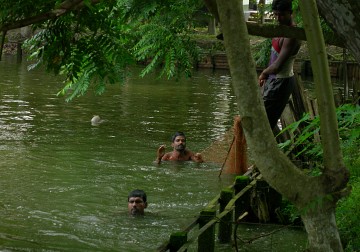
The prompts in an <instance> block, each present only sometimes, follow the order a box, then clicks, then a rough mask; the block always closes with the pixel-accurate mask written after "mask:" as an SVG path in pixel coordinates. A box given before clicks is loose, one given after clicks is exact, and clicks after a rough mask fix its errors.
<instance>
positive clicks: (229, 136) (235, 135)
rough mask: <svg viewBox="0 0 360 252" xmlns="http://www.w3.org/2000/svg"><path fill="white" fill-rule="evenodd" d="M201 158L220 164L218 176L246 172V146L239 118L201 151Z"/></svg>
mask: <svg viewBox="0 0 360 252" xmlns="http://www.w3.org/2000/svg"><path fill="white" fill-rule="evenodd" d="M202 156H203V158H204V160H205V161H206V162H211V163H218V164H221V171H220V174H221V173H224V174H238V175H241V174H244V173H245V172H246V171H247V169H248V165H247V146H246V141H245V136H244V133H243V130H242V127H241V120H240V117H239V116H236V117H235V118H234V126H233V127H232V128H231V129H229V130H228V131H227V132H226V133H225V134H224V136H223V137H222V138H221V139H219V140H217V141H215V142H213V143H212V144H211V145H210V146H209V147H208V148H206V149H205V150H203V152H202Z"/></svg>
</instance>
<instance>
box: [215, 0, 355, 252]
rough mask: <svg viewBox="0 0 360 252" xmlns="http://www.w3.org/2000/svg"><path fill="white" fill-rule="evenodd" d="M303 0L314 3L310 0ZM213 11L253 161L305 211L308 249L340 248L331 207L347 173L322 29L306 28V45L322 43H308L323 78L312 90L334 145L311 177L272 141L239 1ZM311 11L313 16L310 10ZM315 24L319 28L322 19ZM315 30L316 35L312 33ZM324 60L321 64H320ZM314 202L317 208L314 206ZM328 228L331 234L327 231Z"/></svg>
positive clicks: (221, 4) (220, 4) (231, 0)
mask: <svg viewBox="0 0 360 252" xmlns="http://www.w3.org/2000/svg"><path fill="white" fill-rule="evenodd" d="M304 1H306V2H307V1H310V2H311V3H313V1H314V0H304ZM307 3H308V2H307ZM217 10H218V14H219V18H220V20H221V25H222V29H223V33H224V44H225V49H226V53H227V58H228V62H229V66H230V73H231V77H232V85H233V88H234V93H235V95H236V97H237V104H238V109H239V114H240V117H241V118H242V125H243V129H244V132H245V136H246V141H247V143H248V146H249V150H250V152H251V153H252V157H253V158H254V160H255V164H256V165H257V167H258V168H259V170H260V172H261V173H262V175H263V176H264V178H265V179H266V181H267V182H268V183H269V184H270V185H271V186H272V187H273V188H275V189H276V190H277V191H278V192H280V193H281V194H282V195H283V196H285V197H286V198H288V199H289V200H290V201H292V202H293V203H294V205H295V206H297V207H298V208H299V209H300V210H302V211H303V212H305V213H304V215H303V217H304V218H305V221H306V228H307V231H308V237H309V242H310V244H309V249H310V251H329V250H327V249H325V247H324V246H325V245H324V244H327V246H328V247H327V248H329V247H330V248H331V249H332V250H333V251H342V247H341V242H340V239H339V235H338V232H337V229H336V224H335V219H334V212H335V203H336V201H337V200H338V198H337V197H336V195H337V192H338V191H339V190H341V189H343V188H344V186H345V185H346V182H347V175H348V173H347V170H346V169H345V167H344V166H343V163H342V155H341V151H339V146H338V145H339V142H338V137H337V136H338V135H337V123H336V120H335V121H334V114H333V113H334V112H335V110H334V108H333V107H332V106H333V104H332V103H331V102H330V103H326V102H325V101H326V100H332V99H333V97H332V96H329V94H330V93H331V92H330V93H329V90H328V89H329V88H330V87H326V86H328V82H327V81H326V80H327V78H328V77H324V75H329V70H328V66H327V65H326V64H327V61H324V59H323V58H322V57H323V55H325V53H324V52H322V50H323V49H321V48H324V43H323V37H322V36H321V34H322V33H321V32H318V31H317V30H316V29H315V30H313V29H309V31H307V36H309V37H311V38H312V40H314V41H315V42H310V44H311V45H310V46H314V45H313V44H314V43H315V44H317V43H318V42H319V41H320V44H321V46H322V47H319V48H316V47H312V50H314V52H315V53H314V56H315V57H318V61H316V62H317V63H316V64H317V65H318V66H319V69H323V70H324V75H321V74H319V73H317V74H318V77H320V80H321V81H324V80H325V81H324V83H323V84H322V85H321V84H319V85H320V88H317V89H316V92H322V93H321V94H317V95H319V96H320V95H321V96H322V97H321V98H320V100H322V101H323V103H322V104H321V107H322V109H321V110H320V114H322V116H323V118H324V119H325V120H324V122H323V123H327V124H331V125H325V126H323V124H321V126H322V127H324V131H322V134H324V135H323V138H324V139H326V140H325V143H328V144H330V145H332V146H326V147H325V148H324V149H325V150H324V152H326V154H325V159H327V160H326V161H325V164H326V165H325V169H324V172H323V174H322V175H320V176H317V177H311V176H307V175H305V174H304V173H303V172H302V171H300V170H299V169H298V168H296V167H295V166H294V165H293V164H292V163H291V161H290V160H289V159H288V158H287V157H286V156H285V155H284V154H283V153H282V152H281V151H280V150H279V149H278V148H277V146H276V142H275V139H274V137H273V134H272V131H271V129H270V126H269V123H268V120H267V117H266V113H265V109H264V106H263V102H262V99H261V95H260V90H259V87H258V85H257V74H256V69H255V63H254V60H253V57H252V55H251V51H250V44H249V38H248V31H247V27H246V24H245V21H244V14H243V6H242V1H238V0H227V1H220V0H218V1H217ZM311 15H313V16H317V15H314V13H313V12H311ZM312 24H313V23H312ZM313 25H314V24H313ZM317 25H318V26H319V27H320V24H317ZM316 27H317V26H316ZM316 32H317V34H314V33H316ZM316 36H318V37H316ZM316 39H317V40H316ZM321 42H322V43H321ZM323 51H324V50H323ZM245 62H246V63H245ZM324 65H325V68H323V67H324ZM326 67H327V70H326ZM317 85H318V84H317ZM327 106H329V107H330V108H328V107H327ZM336 139H337V140H336ZM334 152H338V153H334ZM336 167H337V168H336ZM304 185H306V186H304ZM328 196H330V197H328ZM314 204H315V207H316V210H314V209H313V208H314ZM305 210H306V211H305ZM324 213H326V214H324ZM316 226H320V227H322V229H319V228H314V227H316ZM323 228H324V229H323ZM322 233H325V234H322ZM331 233H332V235H330V234H331ZM332 250H330V251H332Z"/></svg>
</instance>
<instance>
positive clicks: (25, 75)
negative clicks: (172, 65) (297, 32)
mask: <svg viewBox="0 0 360 252" xmlns="http://www.w3.org/2000/svg"><path fill="white" fill-rule="evenodd" d="M26 67H27V64H26V62H24V63H21V64H19V63H16V58H15V57H13V56H5V57H3V60H2V61H0V76H1V79H0V155H1V160H0V251H155V250H156V248H157V247H158V246H160V245H161V244H162V243H163V242H165V241H166V240H167V239H168V238H169V236H170V234H171V233H172V232H174V231H179V230H181V229H182V228H184V227H186V226H187V225H188V224H189V223H190V222H191V221H192V220H193V218H194V217H195V216H196V215H197V214H198V213H199V212H200V211H201V210H202V209H203V207H204V206H205V205H206V204H207V203H208V202H209V201H210V200H211V199H213V198H214V197H215V196H216V195H217V194H218V193H219V191H220V190H221V189H222V188H223V187H225V186H228V185H230V184H231V183H232V182H233V176H222V178H221V179H219V178H218V173H219V168H220V167H221V164H214V163H203V164H200V165H197V164H194V163H191V162H187V163H164V164H161V165H160V166H158V165H155V164H154V163H153V160H154V159H155V153H156V149H157V147H158V146H159V145H160V144H166V145H167V146H170V137H171V135H172V134H173V133H174V132H175V131H178V130H180V131H184V132H185V133H186V135H187V142H188V143H187V146H188V148H190V149H191V150H193V151H201V150H203V149H205V148H206V147H208V146H209V145H210V144H211V143H213V142H214V141H216V140H218V139H221V137H222V136H223V134H224V133H225V132H226V131H227V130H228V129H229V128H230V127H231V126H232V120H233V117H234V115H235V114H236V103H235V97H234V95H233V92H232V89H231V78H230V76H229V73H228V71H215V72H214V71H212V70H201V71H199V72H196V73H195V75H194V77H193V78H192V79H189V80H186V79H183V80H180V81H179V82H176V81H169V80H158V79H156V78H154V77H152V76H150V77H147V78H144V79H141V78H138V77H137V75H136V73H137V72H138V71H139V70H138V69H134V72H135V74H134V75H132V76H129V78H128V79H127V81H126V82H125V84H122V85H120V84H119V85H113V86H109V88H108V89H107V90H106V92H105V93H104V94H103V95H101V96H97V95H94V94H93V93H92V91H91V90H90V92H89V93H88V94H86V95H85V96H83V97H80V98H76V99H75V100H73V101H71V102H66V101H65V98H64V97H61V96H57V95H56V93H57V92H58V91H59V90H60V88H61V87H62V85H63V84H62V83H61V79H60V78H58V77H54V76H52V75H50V74H46V73H45V72H44V71H41V70H35V71H31V72H28V71H27V68H26ZM93 115H100V116H101V118H102V119H104V120H105V121H104V123H102V124H101V125H99V126H92V125H91V123H90V120H91V118H92V116H93ZM168 150H170V149H168ZM136 188H138V189H143V190H145V191H146V192H147V194H148V202H149V206H148V208H147V209H146V215H145V217H144V218H132V217H129V216H128V215H127V213H126V210H127V194H128V192H129V191H131V190H132V189H136ZM251 229H253V228H252V227H243V231H241V232H242V233H243V234H245V233H246V232H247V231H249V230H250V231H251ZM239 230H241V229H239ZM259 232H260V233H261V232H265V231H264V230H262V231H259ZM289 235H290V237H289ZM300 236H301V237H304V232H303V231H302V230H300V231H298V230H293V231H291V232H290V231H289V230H287V231H286V232H284V231H283V232H282V233H280V236H279V237H277V238H276V237H274V236H271V238H268V239H267V240H266V239H265V240H264V239H263V240H260V241H259V242H257V243H256V244H257V245H256V244H255V245H254V246H253V247H252V246H249V247H248V248H243V249H245V250H242V251H295V250H294V248H303V245H304V240H303V239H302V238H301V239H300V238H299V237H300ZM283 239H284V240H283ZM289 239H290V240H294V242H292V243H291V244H290V245H291V246H290V247H291V250H288V249H289V247H287V248H285V249H282V250H279V249H274V248H275V247H276V246H277V245H278V244H282V243H289V242H288V241H289ZM276 244H277V245H276ZM194 250H195V248H189V251H194ZM217 250H218V251H233V249H232V248H231V245H217ZM299 251H300V250H299Z"/></svg>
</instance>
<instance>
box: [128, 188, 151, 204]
mask: <svg viewBox="0 0 360 252" xmlns="http://www.w3.org/2000/svg"><path fill="white" fill-rule="evenodd" d="M131 197H140V198H142V200H143V201H144V202H146V201H147V197H146V193H145V192H144V191H143V190H139V189H136V190H133V191H131V192H130V193H129V195H128V201H129V199H130V198H131Z"/></svg>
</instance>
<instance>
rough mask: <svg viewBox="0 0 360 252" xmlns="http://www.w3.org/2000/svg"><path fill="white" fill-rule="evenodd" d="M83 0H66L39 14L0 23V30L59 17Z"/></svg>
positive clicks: (80, 5)
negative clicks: (7, 22)
mask: <svg viewBox="0 0 360 252" xmlns="http://www.w3.org/2000/svg"><path fill="white" fill-rule="evenodd" d="M100 1H101V0H91V4H97V3H99V2H100ZM84 6H85V4H84V1H83V0H66V1H64V2H62V3H61V4H60V5H59V6H58V7H56V8H54V9H53V10H50V11H48V12H45V13H41V14H39V15H36V16H33V17H28V18H25V19H22V20H18V21H15V22H13V23H10V24H3V25H0V31H9V30H13V29H18V28H21V27H25V26H28V25H32V24H38V23H41V22H44V21H46V20H49V19H53V18H57V17H60V16H62V15H64V14H66V13H68V12H69V11H72V10H76V9H81V8H82V7H84Z"/></svg>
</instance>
